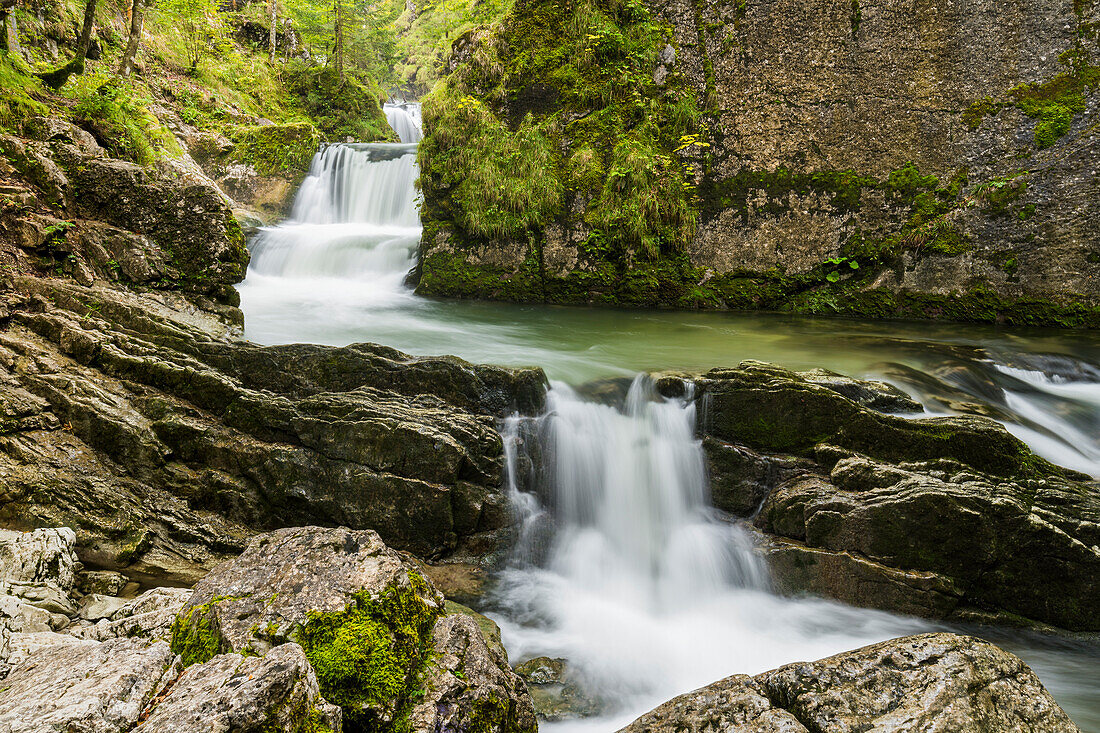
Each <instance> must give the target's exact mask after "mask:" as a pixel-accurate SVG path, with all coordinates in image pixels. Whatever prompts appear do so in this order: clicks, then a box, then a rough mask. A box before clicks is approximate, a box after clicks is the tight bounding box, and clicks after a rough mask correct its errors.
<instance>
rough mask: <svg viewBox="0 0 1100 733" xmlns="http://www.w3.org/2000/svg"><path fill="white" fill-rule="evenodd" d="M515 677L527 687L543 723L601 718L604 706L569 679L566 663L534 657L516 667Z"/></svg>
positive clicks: (559, 660)
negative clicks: (595, 716)
mask: <svg viewBox="0 0 1100 733" xmlns="http://www.w3.org/2000/svg"><path fill="white" fill-rule="evenodd" d="M516 674H518V675H519V676H520V677H522V678H523V680H524V681H525V682H526V683H527V689H528V691H529V692H530V693H531V702H532V703H534V706H535V713H536V714H537V715H538V716H539V718H542V719H543V720H549V721H552V722H557V721H561V720H572V719H574V718H587V717H590V716H593V715H598V714H599V713H600V711H601V709H602V708H603V705H602V704H601V702H600V701H599V700H598V699H596V698H594V697H592V696H590V695H588V694H587V693H586V692H585V691H584V690H583V689H582V688H581V687H580V686H579V685H578V684H577V683H576V682H575V681H574V680H573V679H571V677H570V675H569V663H568V662H567V661H566V660H564V659H551V658H550V657H535V658H534V659H528V660H527V661H526V662H524V663H523V664H520V665H518V666H517V667H516Z"/></svg>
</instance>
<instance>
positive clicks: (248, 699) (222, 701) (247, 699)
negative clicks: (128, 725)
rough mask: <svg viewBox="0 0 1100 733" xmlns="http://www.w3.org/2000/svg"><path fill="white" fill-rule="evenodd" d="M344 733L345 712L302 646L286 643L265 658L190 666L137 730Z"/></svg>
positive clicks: (228, 659)
mask: <svg viewBox="0 0 1100 733" xmlns="http://www.w3.org/2000/svg"><path fill="white" fill-rule="evenodd" d="M321 726H323V727H324V728H325V729H328V730H330V731H333V733H339V731H340V729H341V728H340V709H339V708H337V707H335V706H334V705H330V704H329V703H327V702H325V700H324V699H323V698H322V697H321V694H320V691H319V690H318V687H317V678H316V675H314V673H313V669H312V668H311V667H310V666H309V661H308V660H306V657H305V654H304V653H303V652H302V648H301V647H300V646H298V645H297V644H284V645H282V646H280V647H278V648H276V649H273V650H271V651H270V652H268V653H267V654H266V655H264V656H263V657H242V656H240V655H237V654H223V655H220V656H217V657H214V658H213V659H211V660H210V661H209V662H206V663H205V664H197V665H194V666H191V667H189V668H187V670H186V671H184V673H183V674H182V675H181V676H180V678H179V679H178V680H176V681H175V683H174V684H173V685H172V687H171V689H170V690H169V692H168V694H167V695H166V696H165V697H164V699H162V700H159V701H157V703H156V706H155V707H154V708H153V709H152V713H151V714H150V715H149V717H148V718H146V719H145V721H144V722H142V723H141V725H139V726H138V727H137V728H136V730H137V731H140V732H141V733H191V732H192V731H198V730H231V731H241V733H246V732H255V733H261V731H262V733H300V731H303V730H317V729H319V728H321Z"/></svg>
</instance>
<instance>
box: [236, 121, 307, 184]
mask: <svg viewBox="0 0 1100 733" xmlns="http://www.w3.org/2000/svg"><path fill="white" fill-rule="evenodd" d="M232 140H233V142H234V143H235V147H234V149H233V152H232V153H231V154H230V157H231V159H233V160H235V161H239V162H242V163H247V164H249V165H251V166H252V167H253V168H255V169H256V172H258V173H259V174H260V175H263V176H276V175H277V176H284V177H287V178H291V179H294V180H300V179H301V177H303V176H304V175H305V174H306V173H307V172H308V171H309V165H310V162H311V161H312V160H313V156H314V154H315V153H316V152H317V148H318V146H319V145H320V144H321V133H320V132H318V130H317V128H315V127H314V126H313V125H311V124H309V123H308V122H296V123H292V124H289V125H254V126H251V127H240V128H237V129H236V130H235V131H234V132H233V133H232Z"/></svg>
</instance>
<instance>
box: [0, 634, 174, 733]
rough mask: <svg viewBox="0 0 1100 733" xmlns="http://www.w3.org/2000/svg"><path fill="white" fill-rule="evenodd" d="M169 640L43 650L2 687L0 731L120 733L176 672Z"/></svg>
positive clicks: (120, 641) (84, 644)
mask: <svg viewBox="0 0 1100 733" xmlns="http://www.w3.org/2000/svg"><path fill="white" fill-rule="evenodd" d="M173 656H174V655H173V654H172V651H171V649H169V648H168V644H166V643H164V642H158V643H156V644H153V645H148V644H146V643H144V642H140V641H136V640H132V639H117V640H113V641H107V642H103V643H98V642H92V641H79V640H74V642H70V643H58V644H54V645H51V646H48V647H46V648H42V649H39V650H38V651H36V652H34V653H33V654H31V655H30V656H29V657H28V658H27V659H26V660H25V661H24V662H23V663H22V664H20V665H19V666H17V667H16V668H14V669H13V670H12V671H11V673H10V674H9V675H8V677H7V679H5V680H4V683H3V690H2V691H0V730H4V731H10V732H11V733H23V732H24V731H25V732H26V733H32V732H33V733H38V732H39V731H43V730H50V731H67V730H82V731H97V732H101V733H122V732H123V731H129V730H130V729H131V728H133V727H134V726H135V725H136V724H137V722H138V719H139V716H140V715H141V713H142V711H143V710H144V709H145V707H146V706H147V705H148V704H149V703H150V702H151V701H152V700H153V698H154V697H155V696H156V695H157V693H159V692H160V691H161V690H163V689H164V687H165V685H167V684H168V683H169V681H170V680H172V679H173V678H174V677H175V675H176V670H175V668H174V665H173Z"/></svg>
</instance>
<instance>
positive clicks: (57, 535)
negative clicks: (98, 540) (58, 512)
mask: <svg viewBox="0 0 1100 733" xmlns="http://www.w3.org/2000/svg"><path fill="white" fill-rule="evenodd" d="M75 544H76V533H75V532H73V531H72V530H71V529H69V528H67V527H61V528H59V529H36V530H34V531H32V532H15V531H11V530H0V580H3V581H7V582H9V583H23V584H27V585H32V584H39V583H41V584H49V585H51V586H53V587H55V588H56V589H58V590H59V591H61V592H63V593H66V594H67V593H68V592H69V591H71V590H72V589H73V586H74V585H75V584H76V572H75V570H76V563H77V559H76V554H75V553H74V552H73V547H74V545H75Z"/></svg>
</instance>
